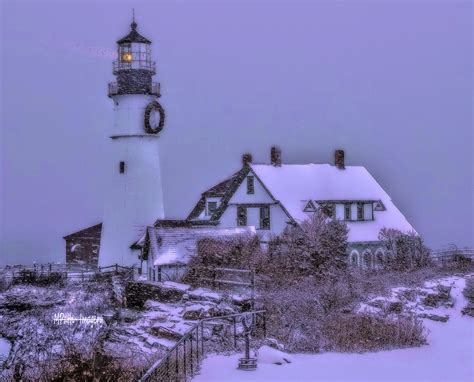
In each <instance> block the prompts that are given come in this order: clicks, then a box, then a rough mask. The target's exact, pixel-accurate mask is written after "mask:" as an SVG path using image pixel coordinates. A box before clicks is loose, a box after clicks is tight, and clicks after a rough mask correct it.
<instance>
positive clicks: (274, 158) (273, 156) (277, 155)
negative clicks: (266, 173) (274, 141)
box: [270, 146, 281, 167]
mask: <svg viewBox="0 0 474 382" xmlns="http://www.w3.org/2000/svg"><path fill="white" fill-rule="evenodd" d="M270 161H271V162H272V165H273V166H277V167H280V166H281V150H280V148H279V147H277V146H272V149H271V151H270Z"/></svg>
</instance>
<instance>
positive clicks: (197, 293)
mask: <svg viewBox="0 0 474 382" xmlns="http://www.w3.org/2000/svg"><path fill="white" fill-rule="evenodd" d="M188 296H189V298H190V299H193V300H201V301H203V300H204V301H213V302H221V301H222V295H221V294H220V293H217V292H213V291H211V290H209V289H205V288H197V289H195V290H192V291H190V292H188Z"/></svg>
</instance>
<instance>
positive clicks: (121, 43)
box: [99, 19, 165, 266]
mask: <svg viewBox="0 0 474 382" xmlns="http://www.w3.org/2000/svg"><path fill="white" fill-rule="evenodd" d="M117 45H118V59H117V61H115V62H114V63H113V74H114V75H115V76H116V82H112V83H110V84H109V97H110V98H112V100H113V101H114V124H113V128H112V129H111V133H110V155H109V163H108V167H107V174H106V175H107V180H108V183H107V186H108V193H107V197H106V205H105V210H104V218H103V221H102V233H101V241H100V252H99V265H100V266H107V265H111V264H115V263H118V264H122V265H133V264H137V263H139V259H138V253H137V251H134V250H133V249H132V248H131V245H132V244H133V243H134V242H135V241H136V240H137V239H138V238H139V237H140V235H141V234H142V232H143V229H144V227H146V226H147V225H150V224H152V223H153V222H154V221H155V220H156V219H162V218H163V217H164V208H163V191H162V186H161V173H160V155H159V137H160V132H161V130H162V129H163V126H164V122H165V116H164V110H163V108H162V107H161V105H160V104H159V103H158V101H157V100H158V98H159V97H160V84H159V83H155V82H153V80H152V77H153V75H154V74H155V62H154V61H152V59H151V41H149V40H148V39H146V38H145V37H143V36H142V35H140V34H139V33H138V32H137V23H136V22H135V19H134V20H133V22H132V24H131V31H130V33H129V34H128V35H127V36H125V37H124V38H122V39H120V40H118V41H117Z"/></svg>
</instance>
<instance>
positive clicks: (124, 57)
mask: <svg viewBox="0 0 474 382" xmlns="http://www.w3.org/2000/svg"><path fill="white" fill-rule="evenodd" d="M122 61H126V62H130V61H132V53H123V54H122Z"/></svg>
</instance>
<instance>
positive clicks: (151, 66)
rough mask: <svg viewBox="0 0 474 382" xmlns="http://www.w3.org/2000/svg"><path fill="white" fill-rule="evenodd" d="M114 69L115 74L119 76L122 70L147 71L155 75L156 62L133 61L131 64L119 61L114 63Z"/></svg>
mask: <svg viewBox="0 0 474 382" xmlns="http://www.w3.org/2000/svg"><path fill="white" fill-rule="evenodd" d="M137 64H138V65H137ZM136 66H138V67H136ZM112 69H113V74H117V73H118V72H119V71H120V70H130V69H145V70H149V71H151V72H152V73H153V74H155V73H156V62H155V61H147V60H132V61H130V62H126V61H120V60H117V61H114V62H113V63H112Z"/></svg>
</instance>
